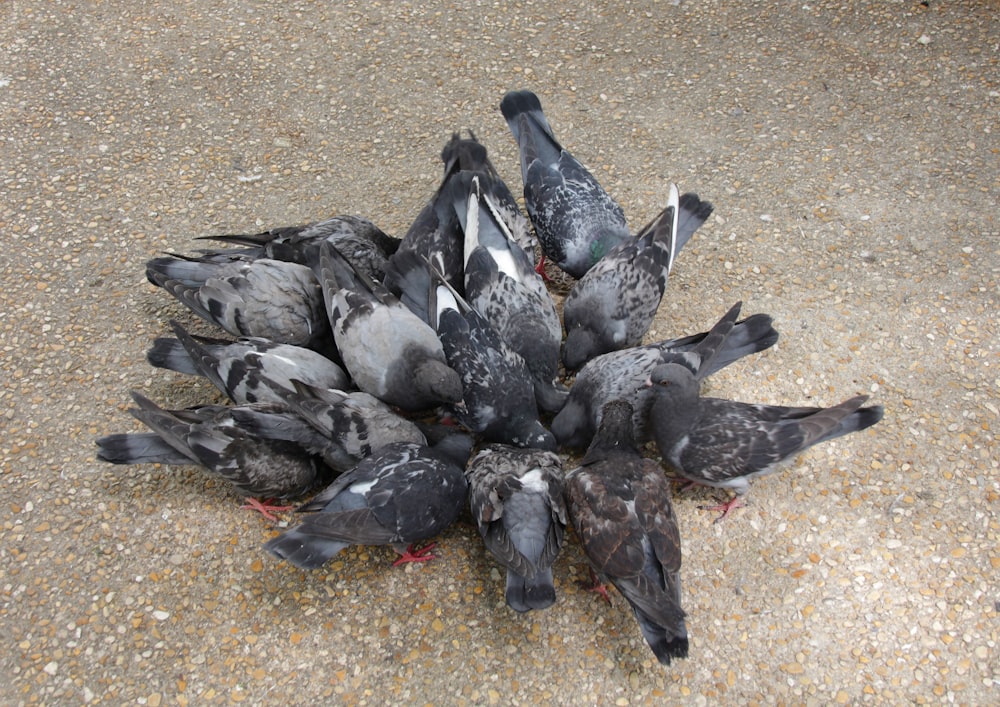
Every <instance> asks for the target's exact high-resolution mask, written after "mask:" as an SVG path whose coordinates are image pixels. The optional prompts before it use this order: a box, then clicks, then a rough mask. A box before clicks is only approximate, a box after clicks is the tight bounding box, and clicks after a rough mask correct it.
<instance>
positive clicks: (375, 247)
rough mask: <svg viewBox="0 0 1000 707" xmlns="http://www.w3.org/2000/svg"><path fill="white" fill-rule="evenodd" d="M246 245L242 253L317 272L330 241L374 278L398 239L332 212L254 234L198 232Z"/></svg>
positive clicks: (361, 220)
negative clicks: (325, 216) (323, 248)
mask: <svg viewBox="0 0 1000 707" xmlns="http://www.w3.org/2000/svg"><path fill="white" fill-rule="evenodd" d="M198 240H214V241H221V242H224V243H234V244H237V245H242V246H245V249H244V250H242V251H238V252H241V253H242V254H244V255H245V256H249V257H252V258H254V259H257V258H271V259H273V260H283V261H286V262H290V263H298V264H299V265H305V266H308V267H309V268H312V269H313V271H314V272H316V274H317V275H318V274H319V271H318V268H319V247H320V245H321V244H322V243H326V242H329V243H332V244H333V245H335V246H336V247H337V250H339V251H340V252H341V254H343V256H344V257H345V258H347V260H348V261H349V262H350V263H351V265H353V266H354V267H355V268H357V269H358V270H360V271H361V272H363V273H365V274H366V275H367V276H368V277H370V278H371V279H373V280H381V279H382V277H383V275H384V272H385V263H386V259H387V258H388V257H389V256H391V255H392V254H393V253H395V252H396V249H397V248H399V244H400V240H399V239H398V238H393V237H392V236H390V235H388V234H386V233H385V232H384V231H382V229H380V228H379V227H378V226H376V225H375V224H374V223H372V222H371V221H369V220H368V219H366V218H362V217H360V216H346V215H341V216H334V217H332V218H328V219H324V220H322V221H316V222H314V223H308V224H305V225H302V226H283V227H280V228H272V229H270V230H268V231H263V232H261V233H255V234H246V235H243V234H225V235H218V236H201V237H200V238H199V239H198Z"/></svg>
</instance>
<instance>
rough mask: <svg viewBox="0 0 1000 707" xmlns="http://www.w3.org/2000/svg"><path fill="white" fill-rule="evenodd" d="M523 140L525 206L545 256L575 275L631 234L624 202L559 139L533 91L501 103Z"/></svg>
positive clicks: (516, 134) (518, 93)
mask: <svg viewBox="0 0 1000 707" xmlns="http://www.w3.org/2000/svg"><path fill="white" fill-rule="evenodd" d="M500 112H501V113H502V114H503V117H504V119H505V120H506V121H507V125H508V126H509V127H510V131H511V132H512V133H513V135H514V139H515V140H516V141H517V144H518V148H519V149H520V157H521V178H522V180H523V182H524V204H525V206H526V207H527V209H528V216H529V217H530V218H531V222H532V224H534V226H535V233H536V235H537V236H538V240H539V243H540V244H541V247H542V252H543V254H544V255H545V257H548V258H550V259H551V260H554V261H555V263H556V264H557V265H558V266H559V267H560V268H562V269H563V270H564V271H566V272H568V273H569V274H570V275H572V276H573V277H575V278H580V277H583V274H584V273H585V272H587V270H589V269H590V268H591V267H592V266H593V265H594V263H596V262H597V261H598V260H600V259H601V258H603V257H604V256H605V255H606V254H607V253H609V252H610V251H611V250H612V249H613V248H614V247H615V246H617V245H618V244H619V243H621V242H622V241H624V240H626V239H628V238H630V237H631V235H632V234H631V233H630V232H629V229H628V223H627V221H626V220H625V214H624V212H623V211H622V208H621V206H619V205H618V203H617V202H615V200H614V199H612V198H611V196H610V195H608V193H607V192H606V191H604V189H603V188H602V187H601V185H600V184H599V183H598V182H597V180H596V179H595V178H594V176H593V175H592V174H591V173H590V172H588V171H587V169H586V168H585V167H584V166H583V165H582V164H580V162H578V161H577V160H576V158H574V157H573V155H571V154H570V153H569V152H568V151H567V150H565V149H564V148H563V147H562V145H560V144H559V142H558V141H557V140H556V138H555V135H554V133H553V132H552V128H551V127H550V126H549V123H548V121H547V120H546V118H545V115H544V113H543V112H542V104H541V102H540V101H539V100H538V97H537V96H536V95H535V94H534V93H532V92H531V91H511V92H510V93H508V94H507V95H506V96H504V98H503V101H502V102H501V103H500Z"/></svg>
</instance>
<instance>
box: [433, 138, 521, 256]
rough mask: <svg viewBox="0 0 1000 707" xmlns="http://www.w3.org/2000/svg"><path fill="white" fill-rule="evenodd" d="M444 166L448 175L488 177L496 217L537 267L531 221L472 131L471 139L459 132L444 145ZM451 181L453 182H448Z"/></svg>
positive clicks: (442, 156) (442, 157)
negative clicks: (464, 174)
mask: <svg viewBox="0 0 1000 707" xmlns="http://www.w3.org/2000/svg"><path fill="white" fill-rule="evenodd" d="M441 159H442V160H443V161H444V163H445V168H444V171H445V175H447V176H452V175H454V174H458V173H459V172H477V173H479V174H482V175H485V177H484V179H485V180H487V181H489V183H490V189H489V193H490V198H491V202H492V206H493V209H494V213H495V215H496V217H497V218H498V219H499V220H500V221H501V222H502V223H503V225H504V228H505V229H506V230H507V232H509V234H510V237H511V238H513V240H514V242H515V243H517V244H518V245H519V246H521V248H522V249H523V250H524V253H525V255H527V256H528V259H529V260H530V261H531V264H532V266H534V264H535V255H536V254H535V250H536V248H537V247H538V241H537V240H536V239H535V236H534V234H533V233H532V230H531V225H530V224H529V223H528V219H526V218H525V217H524V214H523V213H522V212H521V207H520V206H518V205H517V199H515V198H514V194H513V193H512V192H511V191H510V187H508V186H507V183H506V182H504V181H503V178H501V176H500V173H499V172H497V170H496V167H494V166H493V163H492V162H490V159H489V157H488V156H487V154H486V148H485V147H484V146H483V145H482V143H480V142H479V141H478V140H477V139H476V136H475V135H474V134H473V132H472V131H471V130H470V131H469V139H463V138H461V137H460V136H459V134H458V133H455V134H453V135H452V138H451V142H449V143H448V144H447V145H445V149H444V151H443V152H442V153H441ZM448 181H450V180H448Z"/></svg>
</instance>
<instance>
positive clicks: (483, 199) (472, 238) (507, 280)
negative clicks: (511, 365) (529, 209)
mask: <svg viewBox="0 0 1000 707" xmlns="http://www.w3.org/2000/svg"><path fill="white" fill-rule="evenodd" d="M447 191H448V193H449V194H450V195H451V198H452V202H453V204H454V208H455V212H456V213H457V215H458V218H459V221H460V222H461V225H462V230H463V233H464V235H465V241H464V252H465V299H466V300H467V301H468V302H469V304H470V305H471V306H472V307H473V309H475V310H476V311H478V312H479V313H480V314H482V315H483V316H484V317H485V318H486V319H487V321H489V323H490V324H491V325H492V326H493V328H494V329H495V330H496V332H497V334H499V335H500V337H501V338H502V339H503V340H504V341H505V342H506V343H507V344H508V345H509V346H510V348H511V349H513V350H514V351H515V352H516V353H518V354H519V355H520V356H521V358H523V359H524V361H525V363H526V364H527V365H528V370H529V371H531V376H532V381H533V385H534V388H535V398H536V401H537V403H538V405H539V407H541V408H542V409H543V410H546V411H548V412H557V411H558V410H559V409H560V408H561V407H562V405H563V403H564V402H565V400H566V395H567V393H568V391H567V390H566V388H565V387H564V386H562V384H560V383H559V382H558V381H557V377H558V374H559V343H560V340H561V338H562V327H561V325H560V323H559V314H558V313H557V312H556V306H555V303H554V302H553V301H552V297H551V296H550V295H549V292H548V289H547V288H546V287H545V283H544V282H543V280H542V278H541V276H540V275H539V274H538V273H537V272H535V269H534V264H533V261H532V260H531V259H529V257H528V256H527V254H526V253H525V251H524V249H523V248H522V247H521V246H520V245H518V243H517V242H515V240H514V238H513V237H512V236H511V232H510V229H509V228H508V227H507V225H506V223H505V222H504V220H503V218H501V215H500V211H499V207H498V206H497V204H498V203H499V201H500V199H501V198H502V193H503V192H504V191H506V187H503V189H498V184H497V181H496V180H494V179H493V178H492V177H490V176H489V175H487V174H484V173H476V172H467V171H466V172H459V173H458V174H456V175H455V176H454V177H453V178H452V180H451V181H450V182H449V184H448V189H447Z"/></svg>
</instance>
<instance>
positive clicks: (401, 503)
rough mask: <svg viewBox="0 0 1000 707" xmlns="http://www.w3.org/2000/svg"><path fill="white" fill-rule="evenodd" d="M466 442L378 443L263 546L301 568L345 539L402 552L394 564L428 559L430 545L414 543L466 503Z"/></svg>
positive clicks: (318, 562)
mask: <svg viewBox="0 0 1000 707" xmlns="http://www.w3.org/2000/svg"><path fill="white" fill-rule="evenodd" d="M472 444H473V441H472V438H471V437H468V436H467V435H451V436H448V437H445V438H444V439H442V440H441V441H440V442H438V443H437V444H436V445H434V446H433V447H427V446H424V445H420V444H414V443H407V442H400V443H396V444H391V445H389V446H387V447H383V448H382V449H381V450H380V451H378V452H376V453H375V454H374V455H372V456H370V457H368V458H367V459H365V460H364V461H362V462H361V463H360V464H358V465H357V466H356V467H354V468H353V469H351V470H350V471H348V472H347V473H345V474H342V475H341V476H339V477H338V478H337V479H336V480H335V481H334V482H333V483H332V484H331V485H330V486H328V487H327V488H326V489H324V490H323V491H322V492H320V494H319V495H318V496H316V497H315V498H313V499H312V500H311V501H309V502H308V503H306V504H305V505H303V506H301V507H300V508H299V509H298V510H299V512H302V513H308V514H309V515H307V516H306V517H305V518H304V520H303V521H302V522H301V523H300V524H299V525H297V526H295V527H294V528H292V529H290V530H288V531H286V532H284V533H282V534H281V535H279V536H277V537H276V538H273V539H271V540H269V541H268V542H267V543H266V544H265V545H264V548H265V549H266V550H267V551H268V552H270V553H271V554H273V555H275V556H276V557H279V558H282V559H285V560H287V561H288V562H290V563H291V564H293V565H295V566H296V567H299V568H301V569H316V568H317V567H321V566H322V565H323V564H324V563H326V562H327V561H328V560H329V559H330V558H332V557H333V556H334V555H336V554H337V553H338V552H340V551H341V550H343V549H344V548H345V547H348V546H350V545H392V546H393V548H394V549H395V550H396V551H397V552H398V553H400V555H401V557H400V558H399V559H398V560H397V561H396V563H395V564H400V563H402V562H418V561H424V560H430V559H432V558H433V555H431V554H430V553H429V551H430V549H431V547H433V545H431V546H427V547H424V548H422V549H420V550H414V549H413V544H414V543H417V542H420V541H421V540H426V539H428V538H432V537H434V536H435V535H438V534H439V533H441V532H442V531H443V530H445V529H446V528H447V527H448V526H450V525H451V524H452V523H454V522H455V520H456V519H457V518H458V516H459V514H460V513H461V512H462V509H463V508H464V507H465V503H466V494H467V492H468V488H469V487H468V483H467V481H466V479H465V473H464V471H463V468H464V467H465V463H466V461H467V460H468V458H469V452H471V451H472Z"/></svg>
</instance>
